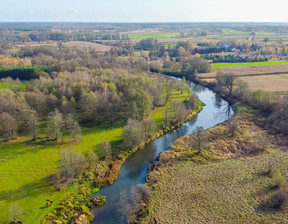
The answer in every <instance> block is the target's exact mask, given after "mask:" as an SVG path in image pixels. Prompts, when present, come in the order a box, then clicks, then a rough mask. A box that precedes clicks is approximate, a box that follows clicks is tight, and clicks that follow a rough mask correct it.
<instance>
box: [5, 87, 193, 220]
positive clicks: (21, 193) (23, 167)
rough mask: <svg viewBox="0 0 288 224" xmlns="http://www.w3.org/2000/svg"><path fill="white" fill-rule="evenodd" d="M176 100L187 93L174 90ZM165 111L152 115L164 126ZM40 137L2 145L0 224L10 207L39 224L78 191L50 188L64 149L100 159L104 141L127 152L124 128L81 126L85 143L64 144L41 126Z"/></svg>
mask: <svg viewBox="0 0 288 224" xmlns="http://www.w3.org/2000/svg"><path fill="white" fill-rule="evenodd" d="M173 99H177V100H179V101H182V102H183V101H185V100H187V99H188V95H187V92H184V93H182V94H181V92H180V91H174V92H173V93H172V95H171V100H173ZM164 110H165V107H161V108H156V109H155V110H154V111H153V112H152V116H153V118H154V119H155V121H156V122H157V124H159V125H160V124H161V123H163V119H164V113H163V112H164ZM39 137H40V140H38V141H37V142H31V141H30V139H31V137H30V136H26V135H23V136H19V137H18V138H17V139H16V140H13V141H11V142H3V141H1V142H0V155H1V156H0V173H1V177H0V180H1V183H6V184H1V186H0V201H1V202H0V210H1V213H0V222H5V220H7V218H8V211H9V207H10V205H11V204H16V205H18V206H19V208H20V209H21V211H22V212H23V219H22V220H23V222H24V223H31V224H33V223H39V221H40V220H41V219H42V218H43V217H44V215H45V214H47V213H48V212H49V211H51V210H52V209H53V208H55V207H56V206H57V204H58V203H59V202H60V201H61V200H63V199H64V198H65V197H66V196H67V195H68V194H71V193H73V192H74V191H75V189H78V187H77V186H74V187H73V186H72V187H68V188H67V189H66V190H64V191H61V192H60V191H56V190H55V189H54V187H53V186H52V185H51V178H50V177H51V176H52V175H53V174H54V173H55V172H56V171H57V170H58V160H59V150H60V149H61V147H63V146H66V147H68V146H73V147H74V148H75V149H77V151H78V152H80V153H82V154H86V153H88V152H89V151H90V150H93V151H94V152H96V153H97V155H98V157H99V158H102V157H103V156H104V152H103V149H102V143H103V141H104V140H107V141H109V142H110V143H111V145H112V148H113V151H114V154H117V153H118V151H120V150H124V149H121V145H122V128H121V127H114V128H113V127H112V128H109V129H107V128H101V127H82V140H81V141H80V142H78V143H75V142H73V141H72V138H71V137H68V136H64V138H63V142H47V141H42V140H41V139H45V137H46V135H45V125H42V126H41V131H40V136H39ZM119 169H120V166H119ZM116 178H117V177H116ZM46 199H50V200H52V201H54V203H53V204H52V206H51V207H49V208H46V206H45V204H46Z"/></svg>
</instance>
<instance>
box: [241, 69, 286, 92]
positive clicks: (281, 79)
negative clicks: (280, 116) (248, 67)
mask: <svg viewBox="0 0 288 224" xmlns="http://www.w3.org/2000/svg"><path fill="white" fill-rule="evenodd" d="M239 80H242V81H244V82H246V83H248V86H249V89H251V90H252V91H256V90H258V89H261V90H264V91H268V92H286V91H288V74H281V75H259V76H246V77H240V78H239ZM281 95H282V94H281Z"/></svg>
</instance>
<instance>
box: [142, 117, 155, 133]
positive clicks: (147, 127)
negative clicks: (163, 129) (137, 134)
mask: <svg viewBox="0 0 288 224" xmlns="http://www.w3.org/2000/svg"><path fill="white" fill-rule="evenodd" d="M141 124H142V128H143V132H144V135H145V138H148V137H151V136H152V135H154V134H155V131H156V124H155V121H154V119H153V118H152V117H151V116H149V117H147V118H146V119H144V120H143V121H142V122H141Z"/></svg>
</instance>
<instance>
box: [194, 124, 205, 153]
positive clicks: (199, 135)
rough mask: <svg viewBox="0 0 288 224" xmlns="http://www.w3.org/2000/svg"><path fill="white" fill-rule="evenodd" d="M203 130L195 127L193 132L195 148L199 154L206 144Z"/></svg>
mask: <svg viewBox="0 0 288 224" xmlns="http://www.w3.org/2000/svg"><path fill="white" fill-rule="evenodd" d="M204 131H205V130H204V128H203V127H201V126H200V127H199V126H197V127H196V132H195V138H196V139H195V140H196V144H195V147H196V149H197V150H198V152H199V154H200V153H201V150H202V149H203V148H204V146H205V143H206V136H205V132H204Z"/></svg>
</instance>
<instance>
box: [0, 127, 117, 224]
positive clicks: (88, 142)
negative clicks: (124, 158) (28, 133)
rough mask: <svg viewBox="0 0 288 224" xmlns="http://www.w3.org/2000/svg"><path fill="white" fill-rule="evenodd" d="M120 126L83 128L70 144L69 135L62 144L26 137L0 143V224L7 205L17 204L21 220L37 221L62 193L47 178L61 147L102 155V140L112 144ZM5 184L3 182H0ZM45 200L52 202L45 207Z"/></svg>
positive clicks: (5, 214)
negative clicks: (73, 147) (78, 139)
mask: <svg viewBox="0 0 288 224" xmlns="http://www.w3.org/2000/svg"><path fill="white" fill-rule="evenodd" d="M121 138H122V129H121V128H111V129H101V128H83V129H82V141H81V142H79V143H73V142H72V138H71V139H70V138H69V137H67V138H65V139H64V142H63V143H60V142H59V143H57V142H54V143H49V142H48V143H47V142H44V143H43V142H42V143H41V142H40V141H39V142H36V143H33V142H30V141H29V140H30V138H29V137H19V138H18V139H17V141H16V140H15V141H14V142H10V143H4V142H1V144H0V155H1V157H0V158H1V160H0V174H1V175H0V182H1V185H0V211H1V212H0V223H2V221H4V220H5V218H6V217H7V212H8V208H9V205H10V204H18V205H19V206H21V208H22V210H23V212H24V219H23V221H24V223H39V221H40V220H41V219H42V218H43V216H44V215H45V214H46V213H48V212H49V211H50V210H51V209H53V208H54V206H56V205H57V203H58V202H59V201H60V200H61V199H63V198H64V197H65V195H66V193H68V192H70V191H71V190H72V189H67V190H65V191H63V192H59V191H55V189H54V188H53V186H51V184H50V181H51V180H50V179H49V177H50V176H51V175H52V174H54V173H55V172H56V171H57V169H58V160H59V150H60V148H61V147H62V146H67V147H69V145H71V144H72V145H73V144H75V148H76V149H77V150H78V151H79V152H82V153H86V152H88V151H90V150H93V151H95V152H97V154H98V155H99V157H101V156H103V152H102V142H103V141H104V140H108V141H110V142H111V144H112V145H113V146H114V147H115V146H117V142H119V141H121ZM2 183H5V184H2ZM46 199H50V200H52V201H54V203H53V204H52V206H51V207H49V208H45V203H46Z"/></svg>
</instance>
